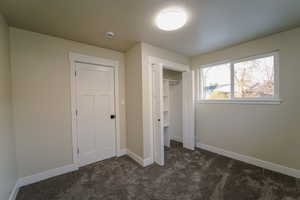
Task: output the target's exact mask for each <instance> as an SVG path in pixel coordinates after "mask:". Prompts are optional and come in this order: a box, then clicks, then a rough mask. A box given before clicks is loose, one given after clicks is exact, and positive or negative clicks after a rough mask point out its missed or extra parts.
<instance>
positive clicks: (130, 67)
mask: <svg viewBox="0 0 300 200" xmlns="http://www.w3.org/2000/svg"><path fill="white" fill-rule="evenodd" d="M125 58H126V59H125V60H126V119H127V149H128V150H129V151H131V152H133V153H135V154H137V155H139V156H141V157H143V135H142V133H143V119H142V92H141V91H142V50H141V44H140V43H139V44H136V45H135V46H134V47H132V48H131V49H130V50H128V51H127V52H126V54H125Z"/></svg>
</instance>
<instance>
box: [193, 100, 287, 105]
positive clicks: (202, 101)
mask: <svg viewBox="0 0 300 200" xmlns="http://www.w3.org/2000/svg"><path fill="white" fill-rule="evenodd" d="M281 103H282V100H281V99H241V100H237V99H221V100H217V99H216V100H209V99H207V100H198V104H261V105H265V104H271V105H279V104H281Z"/></svg>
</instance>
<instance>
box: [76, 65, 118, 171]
mask: <svg viewBox="0 0 300 200" xmlns="http://www.w3.org/2000/svg"><path fill="white" fill-rule="evenodd" d="M76 71H77V76H76V82H77V88H76V93H77V110H78V115H77V130H78V133H77V135H78V147H79V161H80V166H83V165H86V164H90V163H93V162H97V161H100V160H103V159H106V158H110V157H113V156H115V119H111V118H110V116H111V115H112V114H115V107H114V106H115V99H114V71H113V68H110V67H102V66H97V65H92V64H83V63H76Z"/></svg>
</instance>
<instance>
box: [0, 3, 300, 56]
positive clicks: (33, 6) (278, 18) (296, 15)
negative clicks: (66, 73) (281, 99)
mask: <svg viewBox="0 0 300 200" xmlns="http://www.w3.org/2000/svg"><path fill="white" fill-rule="evenodd" d="M174 5H179V6H182V7H184V8H185V9H186V10H187V11H188V14H189V20H188V23H187V24H186V26H184V27H183V28H182V29H179V30H177V31H173V32H164V31H161V30H158V29H157V28H156V26H155V25H154V23H153V21H154V17H155V15H156V14H157V13H158V11H159V10H161V9H163V8H166V7H168V6H174ZM0 12H1V13H3V14H4V16H5V17H6V19H7V21H8V23H9V24H10V25H11V26H15V27H19V28H23V29H27V30H31V31H35V32H40V33H45V34H49V35H53V36H58V37H62V38H66V39H70V40H74V41H78V42H83V43H87V44H92V45H97V46H100V47H104V48H109V49H114V50H118V51H125V50H126V49H128V48H130V47H131V46H132V45H133V44H135V43H136V42H138V41H144V42H147V43H150V44H152V45H156V46H159V47H162V48H166V49H169V50H173V51H176V52H179V53H182V54H184V55H189V56H191V55H195V54H200V53H205V52H208V51H212V50H216V49H219V48H224V47H226V46H231V45H234V44H237V43H240V42H243V41H247V40H251V39H254V38H257V37H262V36H265V35H269V34H272V33H276V32H279V31H283V30H287V29H291V28H294V27H297V26H299V25H300V0H173V1H172V0H0ZM107 31H113V32H115V34H116V36H115V38H114V39H112V40H109V39H106V38H105V36H104V34H105V32H107Z"/></svg>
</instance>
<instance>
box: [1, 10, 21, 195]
mask: <svg viewBox="0 0 300 200" xmlns="http://www.w3.org/2000/svg"><path fill="white" fill-rule="evenodd" d="M11 102H12V101H11V69H10V58H9V32H8V26H7V24H6V22H5V20H4V18H3V17H2V15H1V14H0V199H1V200H2V199H3V200H6V199H8V197H9V194H10V192H11V190H12V189H13V187H14V185H15V183H16V180H17V168H16V155H15V142H14V135H13V130H12V104H11Z"/></svg>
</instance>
